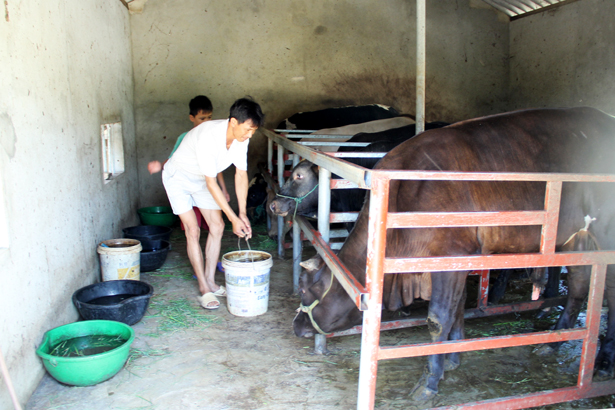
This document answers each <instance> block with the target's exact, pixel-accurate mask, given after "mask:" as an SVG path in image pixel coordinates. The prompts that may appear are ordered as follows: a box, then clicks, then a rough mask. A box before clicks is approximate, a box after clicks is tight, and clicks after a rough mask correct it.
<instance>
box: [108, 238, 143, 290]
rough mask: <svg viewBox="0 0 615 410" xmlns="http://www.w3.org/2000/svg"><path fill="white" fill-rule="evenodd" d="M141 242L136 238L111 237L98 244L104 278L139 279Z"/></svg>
mask: <svg viewBox="0 0 615 410" xmlns="http://www.w3.org/2000/svg"><path fill="white" fill-rule="evenodd" d="M141 249H142V248H141V242H139V241H138V240H136V239H109V240H106V241H102V242H101V243H100V244H99V245H98V255H99V256H100V272H101V275H102V280H103V281H107V280H121V279H131V280H139V279H140V278H141Z"/></svg>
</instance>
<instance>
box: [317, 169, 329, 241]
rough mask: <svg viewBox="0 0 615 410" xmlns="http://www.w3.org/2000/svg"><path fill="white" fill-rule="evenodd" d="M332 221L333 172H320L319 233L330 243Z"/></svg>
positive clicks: (325, 170)
mask: <svg viewBox="0 0 615 410" xmlns="http://www.w3.org/2000/svg"><path fill="white" fill-rule="evenodd" d="M330 219H331V171H329V170H328V169H325V168H324V167H320V168H319V170H318V232H320V235H321V236H322V239H323V241H325V242H326V243H329V220H330Z"/></svg>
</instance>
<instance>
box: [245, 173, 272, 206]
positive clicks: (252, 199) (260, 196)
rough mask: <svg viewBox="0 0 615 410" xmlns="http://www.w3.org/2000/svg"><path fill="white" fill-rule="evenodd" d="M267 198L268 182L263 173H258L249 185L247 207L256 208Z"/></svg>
mask: <svg viewBox="0 0 615 410" xmlns="http://www.w3.org/2000/svg"><path fill="white" fill-rule="evenodd" d="M266 199H267V182H266V181H265V178H263V175H262V174H256V175H255V176H254V178H252V180H251V181H250V185H249V187H248V198H247V199H246V208H256V207H257V206H259V205H262V204H263V203H264V202H265V200H266Z"/></svg>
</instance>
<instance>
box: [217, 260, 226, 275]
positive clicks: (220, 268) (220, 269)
mask: <svg viewBox="0 0 615 410" xmlns="http://www.w3.org/2000/svg"><path fill="white" fill-rule="evenodd" d="M216 268H218V270H219V271H220V272H222V273H224V267H223V266H222V262H218V264H217V265H216Z"/></svg>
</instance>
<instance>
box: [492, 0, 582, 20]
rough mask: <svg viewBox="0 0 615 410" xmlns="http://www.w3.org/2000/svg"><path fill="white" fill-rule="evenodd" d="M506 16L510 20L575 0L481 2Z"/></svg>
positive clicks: (495, 0) (500, 0)
mask: <svg viewBox="0 0 615 410" xmlns="http://www.w3.org/2000/svg"><path fill="white" fill-rule="evenodd" d="M483 1H484V2H485V3H487V4H489V5H490V6H491V7H494V8H496V9H498V10H500V11H501V12H502V13H505V14H507V15H508V16H509V17H510V18H511V19H515V18H519V17H523V16H526V15H528V14H534V13H538V12H541V11H545V10H547V9H549V8H552V7H557V6H561V5H563V4H564V3H571V2H573V1H576V0H483Z"/></svg>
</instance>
